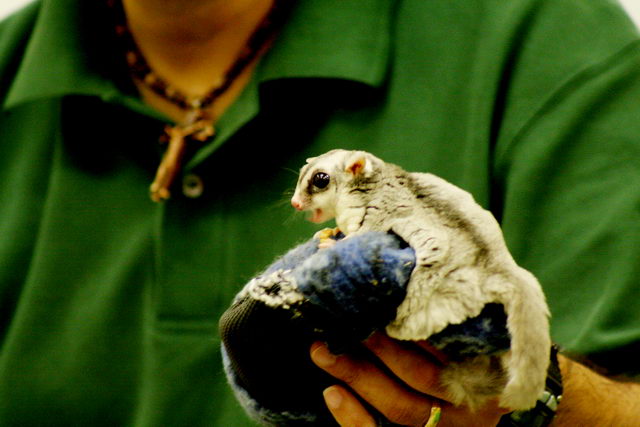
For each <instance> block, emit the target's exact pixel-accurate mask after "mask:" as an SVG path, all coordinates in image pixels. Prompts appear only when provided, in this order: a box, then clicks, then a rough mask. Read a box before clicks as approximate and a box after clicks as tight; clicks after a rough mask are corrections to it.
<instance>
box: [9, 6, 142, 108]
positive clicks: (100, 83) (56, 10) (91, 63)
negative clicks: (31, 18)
mask: <svg viewBox="0 0 640 427" xmlns="http://www.w3.org/2000/svg"><path fill="white" fill-rule="evenodd" d="M99 6H102V4H101V1H100V0H97V1H95V0H92V1H78V0H43V2H42V4H41V6H40V10H39V11H38V14H37V18H36V22H35V25H34V27H33V32H32V34H31V37H30V39H29V42H28V44H27V45H26V49H25V51H24V54H23V57H22V60H21V63H20V68H19V69H18V72H17V73H16V77H15V79H14V81H13V83H12V85H11V87H10V88H9V91H8V94H7V97H6V98H5V103H4V107H5V108H10V107H13V106H15V105H17V104H20V103H23V102H29V101H33V100H37V99H41V98H49V97H57V96H64V95H69V94H75V95H96V96H100V97H102V98H105V99H109V98H118V97H122V94H123V93H124V94H127V93H128V94H132V93H135V91H134V90H133V86H132V85H131V83H130V82H129V81H128V79H127V78H126V69H124V68H123V66H124V62H123V60H121V59H120V60H118V59H117V56H116V55H119V52H118V51H117V49H116V46H115V43H113V40H114V38H113V33H112V32H111V31H112V29H111V28H110V26H109V25H108V23H107V22H105V20H104V19H103V18H101V16H100V15H104V13H105V9H104V8H103V7H99Z"/></svg>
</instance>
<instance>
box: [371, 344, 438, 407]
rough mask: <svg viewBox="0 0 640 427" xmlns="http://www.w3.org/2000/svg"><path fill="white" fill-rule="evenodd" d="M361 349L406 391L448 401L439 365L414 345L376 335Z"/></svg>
mask: <svg viewBox="0 0 640 427" xmlns="http://www.w3.org/2000/svg"><path fill="white" fill-rule="evenodd" d="M364 345H365V346H366V347H367V348H368V349H369V350H370V351H371V352H372V353H373V354H375V355H376V357H378V358H379V359H380V360H381V361H382V363H384V364H385V366H386V367H387V368H389V370H390V371H391V372H393V373H394V375H396V376H397V377H398V378H399V379H401V380H402V381H404V382H405V383H406V384H407V385H408V386H409V387H411V388H413V389H414V390H417V391H419V392H421V393H424V394H428V395H429V396H434V397H437V398H439V399H442V400H448V399H447V397H448V395H447V392H446V391H445V390H444V388H443V387H442V386H441V384H440V372H441V370H442V365H441V363H440V362H439V361H438V360H437V359H436V358H434V357H433V356H431V355H430V354H427V353H426V352H425V351H424V350H422V349H421V348H418V347H417V346H416V345H415V343H404V342H400V341H396V340H393V339H391V338H389V337H388V336H386V335H384V334H378V333H376V334H373V335H372V336H371V337H370V338H368V339H367V340H366V341H365V342H364Z"/></svg>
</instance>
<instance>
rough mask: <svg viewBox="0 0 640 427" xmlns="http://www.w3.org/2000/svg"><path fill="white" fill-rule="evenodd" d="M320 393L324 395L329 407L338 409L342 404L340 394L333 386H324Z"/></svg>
mask: <svg viewBox="0 0 640 427" xmlns="http://www.w3.org/2000/svg"><path fill="white" fill-rule="evenodd" d="M322 394H323V395H324V401H325V402H326V403H327V406H328V407H329V408H331V409H338V408H339V407H340V405H341V404H342V394H341V393H340V391H338V390H336V389H335V388H333V387H329V388H326V389H325V390H324V391H323V392H322Z"/></svg>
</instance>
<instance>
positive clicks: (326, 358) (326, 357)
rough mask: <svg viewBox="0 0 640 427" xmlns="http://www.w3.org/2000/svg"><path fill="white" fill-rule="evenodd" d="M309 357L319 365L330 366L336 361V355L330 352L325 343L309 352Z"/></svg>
mask: <svg viewBox="0 0 640 427" xmlns="http://www.w3.org/2000/svg"><path fill="white" fill-rule="evenodd" d="M311 359H313V361H314V362H315V363H316V364H317V365H319V366H324V367H327V366H331V365H333V364H334V363H336V356H335V355H334V354H332V353H331V352H330V351H329V349H328V348H327V346H326V345H324V344H321V345H319V346H318V347H317V348H316V349H315V350H313V352H312V353H311Z"/></svg>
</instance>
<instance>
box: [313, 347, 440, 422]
mask: <svg viewBox="0 0 640 427" xmlns="http://www.w3.org/2000/svg"><path fill="white" fill-rule="evenodd" d="M311 359H312V360H313V361H314V363H315V364H316V365H318V366H319V367H320V368H322V369H324V370H325V371H326V372H328V373H329V374H331V375H333V376H334V377H336V378H338V379H340V380H342V381H343V382H344V383H345V384H347V385H348V386H349V387H350V388H351V389H352V390H353V391H355V392H356V393H357V394H358V395H359V396H360V397H361V398H363V399H364V400H365V401H367V402H368V403H369V404H370V405H372V406H373V407H374V408H376V409H377V410H378V411H380V413H382V414H383V415H384V416H385V417H386V418H387V419H388V420H389V421H391V422H394V423H396V424H402V425H424V423H425V422H426V420H427V419H428V418H429V414H430V411H431V400H430V399H429V398H428V397H426V396H422V395H421V394H419V393H416V392H414V391H411V390H409V389H408V388H406V386H404V385H403V384H402V383H401V382H400V381H397V380H396V379H394V378H392V377H390V376H389V375H388V374H387V373H386V372H384V371H383V370H382V369H381V368H379V367H377V366H376V365H375V364H373V363H372V362H369V361H366V360H356V359H354V358H353V357H351V356H349V355H340V356H336V355H333V354H331V352H330V351H329V349H328V348H327V347H326V345H324V344H322V343H314V344H313V345H312V346H311Z"/></svg>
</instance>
